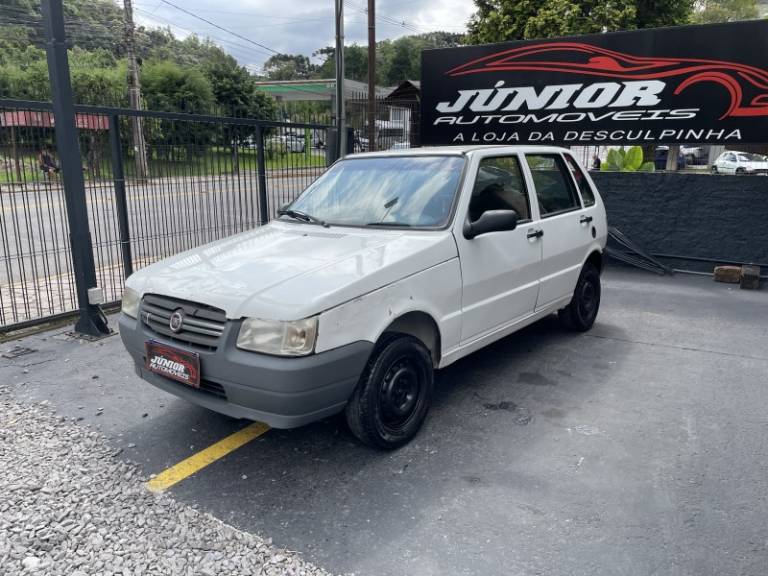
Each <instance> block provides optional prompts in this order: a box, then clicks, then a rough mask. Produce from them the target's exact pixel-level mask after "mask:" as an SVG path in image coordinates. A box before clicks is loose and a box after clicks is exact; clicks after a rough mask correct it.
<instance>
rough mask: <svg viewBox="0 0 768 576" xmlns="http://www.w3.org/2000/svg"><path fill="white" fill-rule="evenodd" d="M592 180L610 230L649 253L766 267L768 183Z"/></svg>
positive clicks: (603, 175) (744, 179)
mask: <svg viewBox="0 0 768 576" xmlns="http://www.w3.org/2000/svg"><path fill="white" fill-rule="evenodd" d="M591 175H592V178H593V179H594V180H595V183H596V184H597V186H598V189H599V190H600V193H601V195H602V196H603V199H604V201H605V205H606V209H607V211H608V223H609V225H611V226H616V227H617V228H618V229H619V230H621V231H622V232H624V233H625V234H626V235H627V236H628V237H629V238H631V239H632V240H633V241H634V242H636V243H637V244H639V245H640V246H641V247H643V248H644V249H645V250H647V251H648V252H652V253H663V254H679V255H684V256H696V257H700V258H712V259H715V260H718V259H721V260H734V261H738V262H755V263H763V264H766V263H768V177H765V176H715V175H710V174H675V173H665V172H651V173H626V172H625V173H618V172H592V173H591Z"/></svg>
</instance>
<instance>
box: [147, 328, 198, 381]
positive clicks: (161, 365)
mask: <svg viewBox="0 0 768 576" xmlns="http://www.w3.org/2000/svg"><path fill="white" fill-rule="evenodd" d="M145 346H146V352H147V363H146V367H147V370H149V371H150V372H154V373H155V374H160V375H161V376H165V377H166V378H170V379H171V380H176V381H177V382H181V383H182V384H188V385H189V386H192V387H194V388H199V387H200V356H199V355H198V354H197V353H196V352H187V351H186V350H179V349H178V348H174V347H172V346H166V345H165V344H160V343H159V342H155V341H153V340H150V341H149V342H147V343H146V344H145Z"/></svg>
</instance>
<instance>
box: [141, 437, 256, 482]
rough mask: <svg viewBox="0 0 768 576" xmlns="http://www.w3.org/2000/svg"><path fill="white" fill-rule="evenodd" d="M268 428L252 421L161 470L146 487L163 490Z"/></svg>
mask: <svg viewBox="0 0 768 576" xmlns="http://www.w3.org/2000/svg"><path fill="white" fill-rule="evenodd" d="M268 430H269V426H267V425H266V424H263V423H261V422H254V423H253V424H251V425H250V426H246V427H245V428H243V429H242V430H238V431H237V432H235V433H234V434H231V435H229V436H227V437H226V438H224V439H223V440H219V441H218V442H216V444H213V445H211V446H209V447H208V448H206V449H205V450H201V451H200V452H198V453H197V454H194V455H192V456H190V457H189V458H187V459H186V460H182V461H181V462H179V463H178V464H176V465H175V466H171V467H170V468H168V469H166V470H163V471H162V472H161V473H160V474H158V475H157V476H155V477H154V478H152V479H151V480H150V481H149V482H147V488H148V489H149V490H150V491H152V492H163V491H165V490H167V489H168V488H170V487H171V486H173V485H174V484H176V483H178V482H181V481H182V480H184V479H185V478H187V477H189V476H191V475H192V474H194V473H195V472H197V471H199V470H202V469H203V468H205V467H206V466H208V465H209V464H213V463H214V462H216V460H218V459H220V458H223V457H224V456H226V455H227V454H229V453H230V452H234V451H235V450H237V449H238V448H240V446H242V445H244V444H247V443H248V442H250V441H251V440H253V439H254V438H258V437H259V436H261V435H262V434H264V433H265V432H267V431H268Z"/></svg>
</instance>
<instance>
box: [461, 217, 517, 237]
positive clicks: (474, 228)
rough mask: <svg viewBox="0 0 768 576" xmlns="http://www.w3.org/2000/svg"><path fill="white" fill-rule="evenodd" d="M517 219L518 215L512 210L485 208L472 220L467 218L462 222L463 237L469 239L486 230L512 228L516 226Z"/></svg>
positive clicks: (501, 230) (484, 232)
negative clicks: (478, 216)
mask: <svg viewBox="0 0 768 576" xmlns="http://www.w3.org/2000/svg"><path fill="white" fill-rule="evenodd" d="M518 219H519V216H518V215H517V212H515V211H514V210H486V211H485V212H483V213H482V214H481V215H480V218H478V219H477V220H475V221H474V222H471V221H470V220H469V218H467V220H466V222H464V238H466V239H467V240H471V239H472V238H474V237H475V236H480V234H487V233H488V232H503V231H510V230H514V229H515V228H517V221H518Z"/></svg>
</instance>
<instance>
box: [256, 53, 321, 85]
mask: <svg viewBox="0 0 768 576" xmlns="http://www.w3.org/2000/svg"><path fill="white" fill-rule="evenodd" d="M313 71H314V66H313V65H312V63H311V62H310V61H309V58H308V57H307V56H304V55H303V54H275V55H274V56H270V57H269V59H268V60H267V61H266V62H265V63H264V74H266V76H267V78H269V79H270V80H304V79H307V78H311V77H312V72H313Z"/></svg>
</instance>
